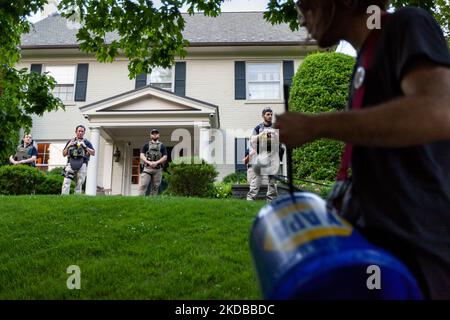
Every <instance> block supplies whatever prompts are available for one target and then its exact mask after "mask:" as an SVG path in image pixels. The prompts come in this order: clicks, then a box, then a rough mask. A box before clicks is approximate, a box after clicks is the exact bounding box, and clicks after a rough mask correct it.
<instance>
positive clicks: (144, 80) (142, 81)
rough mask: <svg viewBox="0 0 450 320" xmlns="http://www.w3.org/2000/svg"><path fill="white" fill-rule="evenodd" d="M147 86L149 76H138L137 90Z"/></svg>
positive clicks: (144, 74) (143, 74)
mask: <svg viewBox="0 0 450 320" xmlns="http://www.w3.org/2000/svg"><path fill="white" fill-rule="evenodd" d="M146 85H147V74H146V73H141V74H138V75H137V76H136V82H135V85H134V88H135V89H139V88H142V87H145V86H146Z"/></svg>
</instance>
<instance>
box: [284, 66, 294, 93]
mask: <svg viewBox="0 0 450 320" xmlns="http://www.w3.org/2000/svg"><path fill="white" fill-rule="evenodd" d="M293 77H294V61H283V84H284V85H288V86H289V87H290V86H291V84H292V78H293Z"/></svg>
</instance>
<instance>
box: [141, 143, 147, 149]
mask: <svg viewBox="0 0 450 320" xmlns="http://www.w3.org/2000/svg"><path fill="white" fill-rule="evenodd" d="M147 149H148V142H147V143H145V144H144V145H143V146H142V150H147Z"/></svg>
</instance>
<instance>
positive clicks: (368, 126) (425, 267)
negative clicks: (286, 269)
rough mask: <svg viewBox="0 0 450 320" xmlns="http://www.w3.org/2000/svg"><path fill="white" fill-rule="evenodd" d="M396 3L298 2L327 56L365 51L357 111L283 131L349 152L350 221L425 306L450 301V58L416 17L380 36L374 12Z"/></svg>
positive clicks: (390, 24) (303, 118) (400, 17)
mask: <svg viewBox="0 0 450 320" xmlns="http://www.w3.org/2000/svg"><path fill="white" fill-rule="evenodd" d="M387 2H388V1H387V0H353V1H344V0H333V1H329V0H300V1H297V2H296V8H297V11H298V13H299V18H300V22H301V24H302V25H304V26H306V27H307V29H308V31H309V32H310V33H311V34H312V36H313V37H314V38H315V39H316V40H317V42H318V44H319V45H320V46H321V47H330V46H332V45H335V44H336V43H338V41H339V40H347V41H349V42H350V43H351V44H352V45H353V46H354V47H355V48H356V49H357V50H358V57H357V61H356V66H355V69H354V70H355V71H354V73H353V77H352V82H351V85H350V98H349V103H348V105H349V109H350V110H346V111H343V112H328V113H322V114H317V115H305V114H302V113H291V112H288V113H285V114H283V115H280V116H278V117H277V123H276V124H275V126H276V127H277V128H278V129H279V130H280V140H281V141H282V142H284V143H285V144H286V145H288V146H291V147H298V146H301V145H303V144H305V143H308V142H310V141H313V140H316V139H320V138H327V139H334V140H339V141H343V142H345V143H347V144H348V146H349V150H351V151H350V153H349V154H350V155H351V157H350V159H351V161H350V168H351V178H345V177H344V180H345V179H347V180H349V181H351V188H350V189H348V190H351V193H348V194H349V196H348V197H346V199H347V201H346V203H345V211H344V212H343V211H341V213H342V214H343V216H344V217H346V216H345V214H346V213H351V215H349V216H348V217H346V218H348V219H349V220H350V222H352V223H353V224H354V225H355V227H356V228H358V230H360V231H361V232H362V234H363V235H365V236H366V238H367V239H368V240H369V241H371V242H372V243H374V244H377V245H379V246H381V247H383V248H385V249H386V250H388V251H390V252H391V253H393V254H394V255H396V256H397V257H398V258H399V259H400V260H402V261H403V262H404V263H405V264H406V265H407V266H408V267H409V269H410V270H411V271H412V272H413V274H414V276H415V277H416V279H417V280H418V283H419V285H420V287H421V289H422V292H423V294H424V295H425V297H427V298H431V299H450V53H449V48H448V45H447V42H446V40H445V38H444V36H443V32H442V30H441V29H440V27H439V25H438V24H437V22H436V21H435V20H434V18H433V17H432V16H431V15H430V14H428V13H427V12H426V11H424V10H422V9H419V8H415V7H405V8H402V9H399V10H397V11H395V12H394V13H390V14H388V13H387V12H386V11H384V10H381V12H380V13H381V15H380V16H381V19H380V21H381V24H380V27H381V28H376V29H374V30H372V29H370V28H369V25H370V24H369V23H368V20H369V18H371V14H368V13H367V8H368V6H370V5H378V6H379V7H381V8H385V7H386V5H387ZM375 35H376V36H375ZM369 52H370V54H369ZM369 56H370V58H368V57H369ZM363 58H364V59H363ZM361 87H363V88H364V90H363V91H361V90H360V88H361ZM352 109H358V110H352ZM346 149H347V147H346ZM346 152H347V151H346ZM343 159H344V157H343ZM344 169H345V168H344ZM338 180H339V179H338Z"/></svg>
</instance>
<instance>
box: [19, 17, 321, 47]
mask: <svg viewBox="0 0 450 320" xmlns="http://www.w3.org/2000/svg"><path fill="white" fill-rule="evenodd" d="M184 18H185V20H186V26H185V30H184V31H183V36H184V37H185V39H187V40H188V41H189V42H190V43H191V46H202V45H208V46H209V45H211V46H220V45H222V46H223V45H236V44H250V45H251V44H260V45H264V44H266V45H267V44H278V43H292V44H311V45H315V44H316V43H315V41H313V40H311V39H309V38H308V34H307V32H306V29H305V28H301V29H300V30H299V31H296V32H292V31H291V30H290V29H289V26H288V25H287V24H279V25H271V24H270V23H269V22H267V21H266V20H265V19H264V17H263V12H223V13H222V14H221V15H219V16H218V17H215V18H213V17H205V16H204V15H203V14H201V13H198V14H194V15H192V16H190V15H188V14H184ZM76 33H77V26H76V25H75V24H73V23H70V22H69V21H68V20H66V19H65V18H63V17H61V16H60V15H58V14H55V15H52V16H49V17H47V18H45V19H43V20H41V21H39V22H37V23H36V24H35V25H34V30H33V28H32V30H31V31H30V33H28V34H25V35H23V36H22V47H24V48H26V47H36V46H77V40H76ZM114 38H117V36H116V35H114V34H110V35H109V36H108V37H107V41H111V40H112V39H114Z"/></svg>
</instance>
